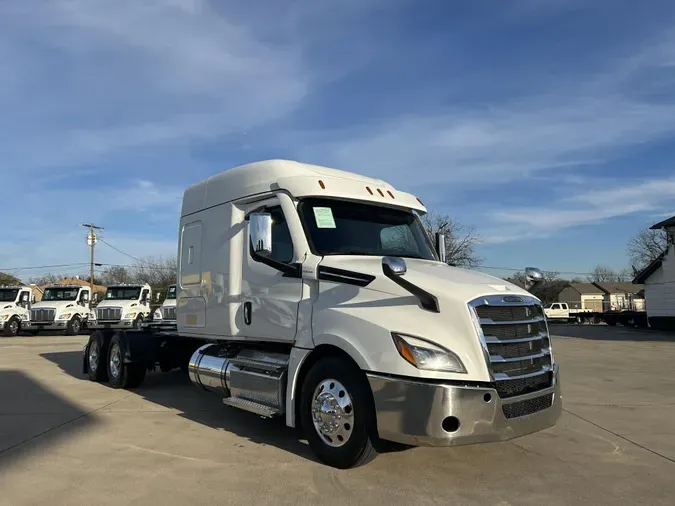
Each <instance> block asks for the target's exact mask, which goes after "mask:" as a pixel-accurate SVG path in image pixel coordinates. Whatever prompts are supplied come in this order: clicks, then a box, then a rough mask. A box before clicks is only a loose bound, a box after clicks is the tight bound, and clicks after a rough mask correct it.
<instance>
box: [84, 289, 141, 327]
mask: <svg viewBox="0 0 675 506" xmlns="http://www.w3.org/2000/svg"><path fill="white" fill-rule="evenodd" d="M151 297H152V288H150V285H148V284H147V283H146V284H138V285H136V284H129V285H126V284H121V285H111V286H109V287H107V288H106V292H105V295H104V297H103V300H102V301H101V302H100V303H99V305H98V306H96V309H95V310H94V311H92V312H91V313H90V314H89V320H90V321H89V328H91V329H94V330H102V329H132V328H133V329H140V328H141V324H142V323H143V320H144V319H145V318H146V317H147V316H148V315H149V314H150V301H151Z"/></svg>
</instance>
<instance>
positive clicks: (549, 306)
mask: <svg viewBox="0 0 675 506" xmlns="http://www.w3.org/2000/svg"><path fill="white" fill-rule="evenodd" d="M552 307H553V304H546V305H545V306H544V309H551V308H552Z"/></svg>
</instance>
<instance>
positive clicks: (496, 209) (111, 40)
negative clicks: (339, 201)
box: [0, 0, 675, 277]
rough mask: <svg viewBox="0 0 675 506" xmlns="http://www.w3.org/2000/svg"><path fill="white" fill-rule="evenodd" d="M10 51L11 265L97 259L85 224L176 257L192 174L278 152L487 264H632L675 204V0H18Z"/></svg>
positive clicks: (5, 38)
mask: <svg viewBox="0 0 675 506" xmlns="http://www.w3.org/2000/svg"><path fill="white" fill-rule="evenodd" d="M0 64H1V65H2V67H1V68H2V69H4V70H3V71H2V72H0V111H2V114H0V139H1V140H0V171H1V172H2V179H3V183H4V184H3V189H4V192H3V197H2V201H3V203H4V206H3V208H4V213H3V215H4V218H3V221H2V223H3V230H2V234H1V235H0V269H1V268H7V267H23V266H35V265H49V264H61V263H71V262H87V261H88V251H87V248H86V245H85V242H84V230H82V229H79V228H78V227H77V225H78V224H79V223H82V222H84V221H93V222H95V223H97V224H100V225H103V226H104V227H105V231H104V236H105V239H106V240H107V241H108V242H110V243H111V244H114V245H115V246H117V247H118V248H119V249H122V250H123V251H126V252H128V253H130V254H132V255H135V256H146V255H165V256H167V255H173V254H174V252H175V249H176V245H175V237H176V230H177V219H178V211H179V207H180V198H181V194H182V189H183V188H184V187H185V186H186V185H188V184H191V183H193V182H195V181H198V180H200V179H203V178H205V177H207V176H209V175H211V174H214V173H217V172H219V171H221V170H225V169H227V168H229V167H232V166H236V165H238V164H241V163H245V162H249V161H255V160H260V159H266V158H279V157H281V158H291V159H297V160H302V161H307V162H312V163H317V164H323V165H328V166H334V167H338V168H341V169H345V170H352V171H355V172H360V173H363V174H367V175H370V176H375V177H381V178H383V179H385V180H388V181H390V182H391V183H393V184H394V185H395V186H396V187H398V188H400V189H404V190H407V191H411V192H413V193H415V194H417V195H418V196H419V197H420V198H421V199H422V200H423V201H424V202H425V203H426V204H427V207H429V208H430V209H433V210H434V211H438V212H448V213H451V214H452V215H453V216H454V217H456V218H457V219H458V220H459V221H460V222H462V223H464V224H466V225H469V226H473V227H475V228H476V230H477V231H478V232H479V233H480V234H481V235H482V236H483V238H484V242H483V244H481V246H480V247H479V254H480V255H481V256H482V257H483V258H484V263H485V265H487V266H504V267H516V268H519V267H524V266H525V265H526V264H527V265H536V266H540V267H542V268H544V269H547V270H557V271H575V272H587V271H589V270H591V269H592V268H593V267H594V266H595V265H596V264H605V265H609V266H611V267H614V268H621V267H623V266H625V265H626V263H627V258H626V253H625V245H626V242H627V241H628V240H629V239H630V237H631V236H632V235H634V234H635V233H636V232H637V231H639V230H640V229H641V228H644V227H647V226H649V225H651V224H652V223H654V222H655V221H659V220H660V219H661V218H662V217H663V216H667V215H668V216H669V215H672V214H675V167H674V166H673V160H675V156H674V155H675V142H673V141H674V134H675V3H673V2H669V1H657V0H654V1H647V2H640V3H638V2H632V1H621V0H605V1H600V0H599V1H595V2H587V1H581V0H549V1H537V0H513V1H508V2H506V1H497V0H493V1H473V2H459V1H446V0H415V1H403V0H401V1H399V0H372V1H366V0H341V1H332V0H326V1H323V2H317V1H305V0H295V1H282V0H264V1H256V2H249V3H248V5H245V4H244V2H237V1H224V0H223V1H207V0H164V1H159V0H145V1H144V2H138V1H135V0H44V1H40V0H33V1H31V2H25V1H23V0H5V1H4V2H2V4H1V5H0ZM97 260H98V261H101V262H105V263H128V262H130V261H131V260H130V259H129V258H127V257H124V256H123V255H121V254H120V253H118V252H116V251H114V250H112V249H110V248H108V247H107V246H105V245H103V244H102V245H100V246H99V247H98V248H97ZM52 270H54V271H57V272H65V271H67V270H68V269H61V270H59V269H52ZM82 270H83V271H84V270H86V269H82ZM37 272H38V271H18V273H19V274H20V275H21V276H23V277H28V276H30V275H32V274H35V273H37Z"/></svg>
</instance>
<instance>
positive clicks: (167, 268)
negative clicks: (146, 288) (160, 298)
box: [130, 257, 178, 290]
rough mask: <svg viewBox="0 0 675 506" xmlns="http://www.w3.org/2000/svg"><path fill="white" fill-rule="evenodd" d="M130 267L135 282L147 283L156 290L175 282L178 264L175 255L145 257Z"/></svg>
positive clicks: (163, 288)
mask: <svg viewBox="0 0 675 506" xmlns="http://www.w3.org/2000/svg"><path fill="white" fill-rule="evenodd" d="M140 260H141V261H140V262H137V263H135V264H134V265H133V266H132V267H131V268H130V273H131V278H132V279H133V280H134V282H136V283H148V284H149V285H151V286H152V287H153V288H155V289H156V290H165V289H166V288H168V286H169V285H172V284H174V283H175V282H176V272H177V268H178V264H177V261H176V258H175V257H169V258H163V257H145V258H141V259H140Z"/></svg>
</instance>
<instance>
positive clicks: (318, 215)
mask: <svg viewBox="0 0 675 506" xmlns="http://www.w3.org/2000/svg"><path fill="white" fill-rule="evenodd" d="M314 219H315V220H316V227H317V228H336V227H335V219H334V218H333V211H332V210H331V208H330V207H315V208H314Z"/></svg>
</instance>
